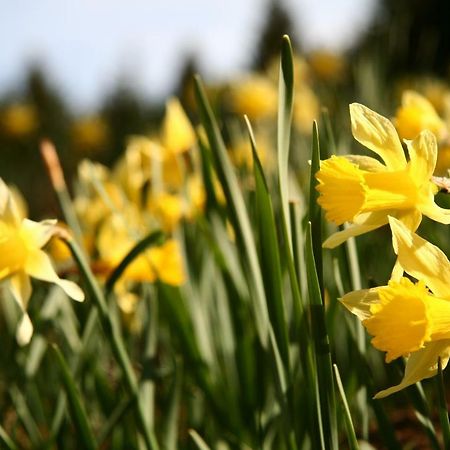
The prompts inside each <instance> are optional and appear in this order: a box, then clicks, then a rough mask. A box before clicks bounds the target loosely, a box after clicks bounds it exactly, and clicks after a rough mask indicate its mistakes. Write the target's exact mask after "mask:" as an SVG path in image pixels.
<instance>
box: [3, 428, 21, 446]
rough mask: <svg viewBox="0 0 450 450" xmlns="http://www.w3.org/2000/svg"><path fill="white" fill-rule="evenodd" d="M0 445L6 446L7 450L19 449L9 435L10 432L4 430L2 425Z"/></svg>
mask: <svg viewBox="0 0 450 450" xmlns="http://www.w3.org/2000/svg"><path fill="white" fill-rule="evenodd" d="M0 444H1V445H0V447H2V448H5V450H18V447H16V444H14V442H13V441H12V439H11V438H10V437H9V436H8V433H7V432H6V431H5V430H4V428H3V427H2V426H1V425H0Z"/></svg>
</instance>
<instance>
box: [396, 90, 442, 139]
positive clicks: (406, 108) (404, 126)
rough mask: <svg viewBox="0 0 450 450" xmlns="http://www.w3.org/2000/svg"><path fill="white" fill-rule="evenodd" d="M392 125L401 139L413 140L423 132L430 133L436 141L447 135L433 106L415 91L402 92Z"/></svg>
mask: <svg viewBox="0 0 450 450" xmlns="http://www.w3.org/2000/svg"><path fill="white" fill-rule="evenodd" d="M394 123H395V126H396V128H397V131H398V134H399V135H400V137H401V138H402V139H414V138H415V137H416V136H417V135H418V134H419V133H420V132H421V131H423V130H429V131H431V132H432V133H433V134H434V135H435V136H436V138H437V139H441V138H443V137H444V136H445V134H446V133H447V126H446V124H445V122H444V121H443V120H442V119H441V118H440V117H439V116H438V114H437V112H436V110H435V109H434V107H433V105H432V104H431V103H430V102H429V101H428V100H427V99H426V98H425V97H423V96H422V95H420V94H419V93H417V92H415V91H404V92H403V95H402V106H401V107H400V108H398V109H397V114H396V116H395V120H394Z"/></svg>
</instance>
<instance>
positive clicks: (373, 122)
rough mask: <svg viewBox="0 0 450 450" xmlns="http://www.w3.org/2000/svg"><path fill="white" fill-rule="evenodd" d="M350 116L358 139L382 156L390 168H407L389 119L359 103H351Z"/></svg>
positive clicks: (398, 140) (354, 134) (396, 135)
mask: <svg viewBox="0 0 450 450" xmlns="http://www.w3.org/2000/svg"><path fill="white" fill-rule="evenodd" d="M350 117H351V122H352V132H353V136H354V137H355V139H356V140H357V141H359V142H360V143H361V144H362V145H364V146H365V147H367V148H369V149H370V150H372V151H374V152H375V153H376V154H377V155H379V156H381V158H382V159H383V161H384V162H385V164H386V166H387V167H388V168H389V169H390V170H402V169H404V168H405V166H406V158H405V154H404V152H403V148H402V145H401V143H400V139H399V137H398V134H397V132H396V131H395V128H394V125H392V123H391V122H390V121H389V119H387V118H386V117H383V116H381V115H379V114H377V113H376V112H374V111H372V110H371V109H369V108H367V107H366V106H364V105H360V104H359V103H352V104H351V105H350Z"/></svg>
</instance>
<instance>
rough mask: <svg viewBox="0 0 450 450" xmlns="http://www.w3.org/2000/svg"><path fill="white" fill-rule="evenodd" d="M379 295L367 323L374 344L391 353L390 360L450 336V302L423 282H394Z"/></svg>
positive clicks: (388, 354)
mask: <svg viewBox="0 0 450 450" xmlns="http://www.w3.org/2000/svg"><path fill="white" fill-rule="evenodd" d="M378 296H379V303H376V304H373V305H372V306H371V307H370V312H371V313H372V316H371V317H370V318H369V319H366V320H364V321H363V325H364V326H365V327H366V329H367V331H368V332H369V333H370V334H371V335H372V336H374V338H373V339H372V344H373V346H374V347H375V348H377V349H379V350H381V351H385V352H387V354H386V362H390V361H392V360H394V359H395V358H398V357H399V356H407V355H408V354H409V353H411V352H414V351H417V350H419V349H420V348H423V347H424V345H425V344H426V343H427V342H430V341H436V340H440V339H448V338H449V337H450V301H448V300H445V299H441V298H438V297H434V296H433V295H431V294H430V292H429V291H428V290H427V288H426V286H425V284H424V283H423V282H421V281H419V282H418V283H416V284H414V283H412V282H411V281H410V280H409V279H407V278H402V279H401V280H400V282H395V281H391V282H389V285H388V286H385V287H381V288H379V289H378Z"/></svg>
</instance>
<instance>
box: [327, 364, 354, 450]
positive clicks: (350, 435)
mask: <svg viewBox="0 0 450 450" xmlns="http://www.w3.org/2000/svg"><path fill="white" fill-rule="evenodd" d="M333 369H334V376H335V379H336V385H337V387H338V392H339V395H340V397H341V402H342V406H343V409H344V422H345V429H346V432H347V440H348V447H349V449H350V450H358V449H359V445H358V440H357V439H356V434H355V428H354V427H353V422H352V416H351V413H350V408H349V407H348V403H347V397H346V395H345V391H344V386H343V385H342V381H341V376H340V375H339V369H338V366H337V365H336V364H333Z"/></svg>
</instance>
